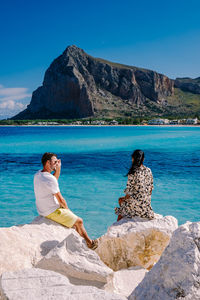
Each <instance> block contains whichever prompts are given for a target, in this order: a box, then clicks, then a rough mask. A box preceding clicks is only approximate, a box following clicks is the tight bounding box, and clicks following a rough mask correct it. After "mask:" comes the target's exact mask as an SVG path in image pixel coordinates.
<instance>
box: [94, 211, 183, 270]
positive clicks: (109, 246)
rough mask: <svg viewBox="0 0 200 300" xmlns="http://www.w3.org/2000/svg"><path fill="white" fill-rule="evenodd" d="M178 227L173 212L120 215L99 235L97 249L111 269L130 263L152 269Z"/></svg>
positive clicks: (121, 267)
mask: <svg viewBox="0 0 200 300" xmlns="http://www.w3.org/2000/svg"><path fill="white" fill-rule="evenodd" d="M177 227H178V222H177V220H176V219H175V218H174V217H172V216H167V217H162V216H160V215H156V218H155V219H153V220H147V219H142V218H138V217H135V218H133V219H122V220H120V221H119V222H116V223H114V224H113V225H112V226H111V227H109V228H108V231H107V233H106V234H105V235H103V236H102V237H101V238H100V240H99V247H98V248H97V249H96V252H97V253H98V255H99V256H100V258H101V260H102V261H103V262H104V263H105V264H106V265H107V266H108V267H110V268H111V269H113V270H114V271H118V270H120V269H127V268H129V267H131V266H140V267H144V268H146V269H151V267H152V266H153V265H154V264H155V263H156V262H157V261H158V260H159V258H160V256H161V254H162V252H163V251H164V249H165V248H166V246H167V245H168V243H169V241H170V238H171V234H172V232H173V231H174V230H175V229H176V228H177Z"/></svg>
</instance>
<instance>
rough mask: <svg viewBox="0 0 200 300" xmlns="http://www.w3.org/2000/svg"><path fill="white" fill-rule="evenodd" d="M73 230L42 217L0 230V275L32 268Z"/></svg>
mask: <svg viewBox="0 0 200 300" xmlns="http://www.w3.org/2000/svg"><path fill="white" fill-rule="evenodd" d="M73 231H74V229H68V228H66V227H64V226H62V225H59V224H57V223H55V222H53V221H51V220H48V219H46V218H43V217H37V218H36V219H34V220H33V222H32V223H31V224H26V225H19V226H12V227H9V228H0V274H1V273H3V272H5V271H16V270H20V269H24V268H31V267H33V266H34V265H35V264H36V263H37V262H38V261H39V260H41V259H42V257H43V256H45V255H46V254H47V253H48V252H49V251H50V250H51V249H52V248H54V247H55V246H56V245H57V244H59V243H60V242H61V241H63V240H64V239H65V238H66V237H67V236H68V235H69V234H70V233H72V232H73Z"/></svg>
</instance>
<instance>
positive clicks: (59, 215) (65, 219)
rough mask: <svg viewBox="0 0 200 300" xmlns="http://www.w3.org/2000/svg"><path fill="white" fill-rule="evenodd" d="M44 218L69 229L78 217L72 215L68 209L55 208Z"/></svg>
mask: <svg viewBox="0 0 200 300" xmlns="http://www.w3.org/2000/svg"><path fill="white" fill-rule="evenodd" d="M46 218H47V219H50V220H52V221H55V222H57V223H59V224H62V225H64V226H66V227H69V228H71V227H72V226H73V225H74V224H75V223H76V221H77V219H78V216H76V215H75V214H73V212H72V211H71V210H70V209H66V208H57V209H56V210H55V211H54V212H52V213H51V214H50V215H48V216H46Z"/></svg>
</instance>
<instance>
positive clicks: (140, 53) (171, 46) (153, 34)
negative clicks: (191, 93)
mask: <svg viewBox="0 0 200 300" xmlns="http://www.w3.org/2000/svg"><path fill="white" fill-rule="evenodd" d="M0 3H1V6H0V38H1V46H0V118H1V119H2V118H5V117H10V116H12V115H14V114H16V113H17V112H19V111H21V110H23V109H24V108H25V107H26V105H27V103H29V102H30V99H31V94H32V92H33V90H35V89H36V88H37V87H38V86H40V85H41V84H42V80H43V77H44V72H45V70H46V69H47V68H48V66H49V65H50V63H51V62H52V61H53V59H55V58H56V57H57V56H58V55H60V54H61V53H62V52H63V51H64V50H65V48H66V47H67V46H68V45H72V44H75V45H76V46H78V47H80V48H82V49H84V50H85V51H86V52H87V53H89V54H91V55H93V56H95V57H102V58H104V59H108V60H111V61H115V62H120V63H124V64H128V65H134V66H138V67H143V68H147V69H152V70H155V71H157V72H160V73H163V74H165V75H167V76H169V77H170V78H176V77H185V76H188V77H192V78H195V77H199V76H200V59H199V53H200V1H199V0H190V1H188V0H187V1H186V0H182V1H180V0H174V1H172V0H168V1H157V0H155V1H153V0H152V1H147V0H143V1H138V0H137V1H135V0H132V1H130V0H123V1H120V0H115V1H114V0H110V1H109V0H107V1H105V0H101V1H97V0H93V1H90V0H85V1H81V0H79V1H76V0H74V1H68V0H65V1H64V0H54V1H53V0H48V1H47V0H40V1H38V0H34V1H33V0H29V1H27V0H26V1H22V0H7V1H3V0H1V2H0Z"/></svg>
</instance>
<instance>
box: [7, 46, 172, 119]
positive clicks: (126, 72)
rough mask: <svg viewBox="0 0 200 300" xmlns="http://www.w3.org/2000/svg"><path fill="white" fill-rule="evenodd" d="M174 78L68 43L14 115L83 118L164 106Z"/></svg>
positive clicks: (131, 112)
mask: <svg viewBox="0 0 200 300" xmlns="http://www.w3.org/2000/svg"><path fill="white" fill-rule="evenodd" d="M173 93H174V81H173V80H171V79H169V78H168V77H167V76H165V75H162V74H159V73H157V72H154V71H151V70H146V69H141V68H137V67H133V66H127V65H121V64H117V63H112V62H109V61H105V60H102V59H99V58H94V57H92V56H90V55H88V54H87V53H85V52H84V51H83V50H82V49H80V48H78V47H76V46H69V47H67V48H66V50H65V51H64V52H63V54H62V55H60V56H59V57H58V58H56V59H55V60H54V61H53V62H52V64H51V65H50V67H49V68H48V69H47V71H46V73H45V76H44V81H43V85H42V86H40V87H39V88H38V89H37V90H35V91H34V92H33V95H32V99H31V102H30V104H29V105H28V107H27V109H26V110H24V111H22V112H21V113H19V114H18V115H16V116H15V117H13V119H36V118H37V119H38V118H44V119H45V118H54V119H55V118H84V117H95V116H101V117H104V116H105V117H106V116H107V117H109V116H129V115H132V114H135V115H137V114H145V113H148V112H151V111H152V110H153V109H154V108H155V109H156V110H157V109H161V111H162V109H163V110H165V106H166V99H167V97H168V96H172V95H173Z"/></svg>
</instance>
